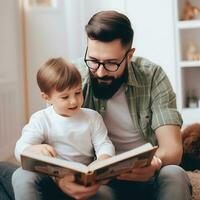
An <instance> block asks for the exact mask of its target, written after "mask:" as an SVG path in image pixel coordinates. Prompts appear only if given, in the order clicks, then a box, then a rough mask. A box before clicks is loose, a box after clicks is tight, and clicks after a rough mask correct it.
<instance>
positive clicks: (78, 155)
mask: <svg viewBox="0 0 200 200" xmlns="http://www.w3.org/2000/svg"><path fill="white" fill-rule="evenodd" d="M37 82H38V85H39V87H40V90H41V94H42V97H43V99H44V100H45V101H46V102H47V103H48V104H50V105H51V106H49V107H47V108H45V109H43V110H40V111H38V112H36V113H34V114H33V115H32V116H31V118H30V121H29V123H28V124H27V125H26V126H25V127H24V128H23V130H22V136H21V137H20V139H19V140H18V141H17V143H16V147H15V156H16V158H17V160H18V161H20V155H21V153H22V152H23V151H24V150H25V149H28V150H31V151H34V152H36V153H38V154H43V155H48V156H53V157H58V158H62V159H65V160H71V161H77V162H81V163H84V164H89V163H91V162H92V161H93V160H94V157H95V156H96V158H97V160H103V159H106V158H108V157H110V156H113V155H114V153H115V151H114V146H113V144H112V142H111V141H110V140H109V138H108V136H107V129H106V127H105V125H104V122H103V119H102V117H101V115H100V114H98V113H97V112H96V111H93V110H90V109H87V108H81V106H82V104H83V94H82V88H81V75H80V73H79V71H78V70H77V69H76V68H75V67H74V66H73V65H72V64H70V63H68V62H67V61H65V60H64V59H62V58H53V59H50V60H48V61H47V62H46V63H45V64H44V65H43V66H42V67H41V68H40V69H39V71H38V73H37ZM94 153H95V154H94ZM28 173H32V172H29V171H25V170H23V169H21V168H19V169H18V170H16V172H15V173H14V177H13V187H14V192H15V198H16V200H18V199H20V200H22V199H23V196H24V195H23V192H22V189H21V190H20V187H22V186H20V185H22V184H19V183H18V180H19V178H20V177H21V178H22V179H23V178H24V177H25V176H23V175H24V174H26V175H27V174H28ZM27 179H28V178H27ZM24 182H26V181H24ZM25 185H26V184H25ZM25 185H24V187H26V186H25ZM23 190H25V188H23ZM26 191H27V190H26ZM33 195H34V194H33ZM30 199H32V198H30ZM33 199H34V198H33Z"/></svg>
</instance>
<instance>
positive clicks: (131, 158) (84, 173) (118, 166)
mask: <svg viewBox="0 0 200 200" xmlns="http://www.w3.org/2000/svg"><path fill="white" fill-rule="evenodd" d="M157 148H158V147H157V146H155V147H153V146H152V145H151V144H150V143H146V144H144V145H141V146H139V147H137V148H135V149H132V150H130V151H126V152H124V153H121V154H118V155H115V156H113V157H111V158H108V159H106V160H101V161H97V162H94V163H92V164H90V165H88V166H86V165H84V164H81V163H78V162H73V161H66V160H62V159H58V158H54V157H49V156H44V155H38V154H35V153H33V152H31V151H24V152H23V154H22V155H21V163H22V168H23V169H25V170H30V171H35V172H41V173H45V174H48V175H50V176H57V177H63V176H65V175H68V174H74V175H75V178H76V181H77V183H80V184H83V185H85V186H88V185H92V184H94V183H97V182H100V181H103V180H105V179H110V178H112V177H115V176H118V175H120V174H122V173H125V172H128V171H131V170H132V169H133V168H134V167H136V166H147V165H149V164H150V163H151V160H152V158H153V155H154V153H155V151H156V149H157Z"/></svg>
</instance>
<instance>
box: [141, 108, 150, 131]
mask: <svg viewBox="0 0 200 200" xmlns="http://www.w3.org/2000/svg"><path fill="white" fill-rule="evenodd" d="M139 116H140V117H139V118H140V119H139V123H140V127H141V129H142V130H146V129H147V128H149V127H150V122H151V112H150V111H149V110H142V111H140V114H139Z"/></svg>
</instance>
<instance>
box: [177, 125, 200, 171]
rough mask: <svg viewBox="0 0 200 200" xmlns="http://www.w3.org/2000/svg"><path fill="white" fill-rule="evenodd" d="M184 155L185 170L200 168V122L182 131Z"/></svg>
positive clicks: (183, 165) (182, 163)
mask: <svg viewBox="0 0 200 200" xmlns="http://www.w3.org/2000/svg"><path fill="white" fill-rule="evenodd" d="M181 136H182V142H183V157H182V162H181V166H182V167H183V168H184V169H185V170H190V171H192V170H195V169H200V123H194V124H191V125H189V126H187V127H186V128H185V129H183V130H182V131H181Z"/></svg>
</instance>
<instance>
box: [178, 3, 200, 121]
mask: <svg viewBox="0 0 200 200" xmlns="http://www.w3.org/2000/svg"><path fill="white" fill-rule="evenodd" d="M189 2H190V3H191V4H192V5H193V6H197V7H198V8H200V1H199V0H189ZM185 4H186V0H176V1H175V30H176V52H177V56H176V58H177V62H176V63H177V71H176V72H177V86H178V87H177V88H178V91H177V105H178V108H179V110H180V112H181V114H182V117H183V121H184V125H188V124H191V123H195V122H199V123H200V13H199V15H198V16H197V17H196V18H195V19H193V20H184V21H183V20H181V19H182V15H183V9H184V6H185ZM191 44H192V46H193V47H195V49H196V51H197V54H199V59H195V60H193V59H189V58H188V49H189V46H190V45H191ZM192 96H195V97H196V104H195V105H196V106H195V105H194V104H193V105H192V104H190V103H189V98H190V99H191V97H192ZM190 102H191V101H190Z"/></svg>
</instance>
